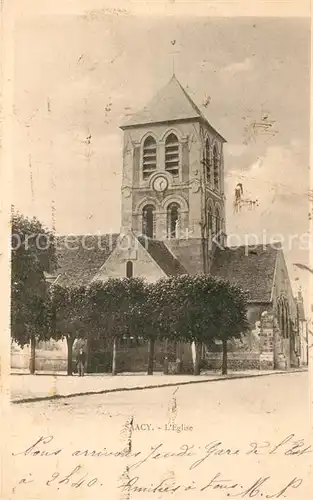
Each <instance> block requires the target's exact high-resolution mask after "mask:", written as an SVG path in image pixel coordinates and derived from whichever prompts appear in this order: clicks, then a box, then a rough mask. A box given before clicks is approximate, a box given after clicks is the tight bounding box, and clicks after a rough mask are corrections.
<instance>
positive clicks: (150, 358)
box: [148, 338, 155, 375]
mask: <svg viewBox="0 0 313 500" xmlns="http://www.w3.org/2000/svg"><path fill="white" fill-rule="evenodd" d="M154 346H155V339H153V338H150V339H149V356H148V375H153V362H154Z"/></svg>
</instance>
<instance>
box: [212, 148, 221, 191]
mask: <svg viewBox="0 0 313 500" xmlns="http://www.w3.org/2000/svg"><path fill="white" fill-rule="evenodd" d="M213 170H214V172H213V175H214V189H219V187H220V165H219V157H218V151H217V147H216V145H215V146H214V148H213Z"/></svg>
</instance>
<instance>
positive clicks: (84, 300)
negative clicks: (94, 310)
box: [50, 283, 89, 375]
mask: <svg viewBox="0 0 313 500" xmlns="http://www.w3.org/2000/svg"><path fill="white" fill-rule="evenodd" d="M50 292H51V307H52V312H53V319H54V332H53V338H54V340H61V339H63V338H65V339H66V342H67V374H68V375H72V374H73V345H74V342H75V340H76V339H77V338H85V337H86V336H87V335H88V333H89V332H88V325H87V315H88V297H87V295H86V288H85V287H84V286H79V287H70V286H60V285H58V284H57V283H56V284H55V285H52V286H51V289H50Z"/></svg>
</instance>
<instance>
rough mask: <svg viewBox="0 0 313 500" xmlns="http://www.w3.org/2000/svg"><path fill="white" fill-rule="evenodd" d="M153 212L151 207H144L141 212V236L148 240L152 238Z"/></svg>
mask: <svg viewBox="0 0 313 500" xmlns="http://www.w3.org/2000/svg"><path fill="white" fill-rule="evenodd" d="M154 224H155V210H154V206H153V205H146V206H145V207H144V208H143V210H142V234H144V235H145V236H147V237H148V238H153V236H154Z"/></svg>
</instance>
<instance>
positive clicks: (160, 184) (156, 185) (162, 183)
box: [153, 175, 168, 193]
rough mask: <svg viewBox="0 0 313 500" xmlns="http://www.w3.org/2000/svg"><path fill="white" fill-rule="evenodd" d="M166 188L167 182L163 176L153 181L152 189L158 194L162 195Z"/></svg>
mask: <svg viewBox="0 0 313 500" xmlns="http://www.w3.org/2000/svg"><path fill="white" fill-rule="evenodd" d="M167 186H168V180H167V178H166V177H164V176H163V175H159V176H158V177H156V178H155V179H154V181H153V189H154V190H155V191H157V192H158V193H162V192H163V191H165V190H166V189H167Z"/></svg>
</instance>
